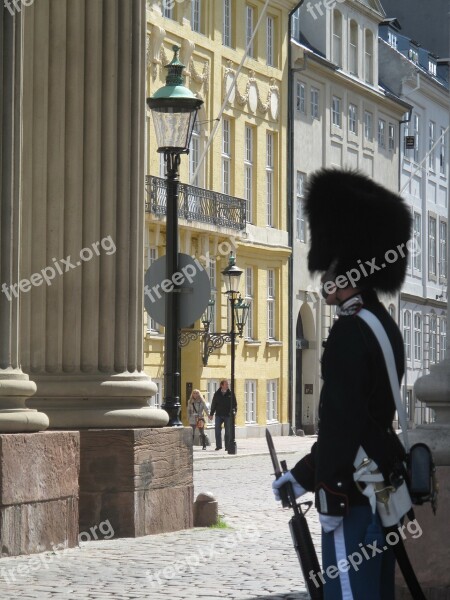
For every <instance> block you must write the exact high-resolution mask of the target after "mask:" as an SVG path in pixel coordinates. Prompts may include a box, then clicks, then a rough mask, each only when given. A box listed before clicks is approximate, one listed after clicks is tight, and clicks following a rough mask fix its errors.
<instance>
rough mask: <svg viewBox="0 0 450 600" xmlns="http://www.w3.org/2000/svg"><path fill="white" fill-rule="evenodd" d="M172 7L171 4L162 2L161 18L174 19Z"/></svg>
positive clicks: (172, 4)
mask: <svg viewBox="0 0 450 600" xmlns="http://www.w3.org/2000/svg"><path fill="white" fill-rule="evenodd" d="M174 7H175V5H174V3H173V2H163V17H166V18H167V19H175V11H174Z"/></svg>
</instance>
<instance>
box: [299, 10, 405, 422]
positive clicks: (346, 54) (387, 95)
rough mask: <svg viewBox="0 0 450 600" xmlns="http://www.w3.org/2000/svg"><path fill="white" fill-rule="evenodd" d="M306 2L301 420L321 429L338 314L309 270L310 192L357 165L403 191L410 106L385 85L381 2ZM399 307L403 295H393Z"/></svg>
mask: <svg viewBox="0 0 450 600" xmlns="http://www.w3.org/2000/svg"><path fill="white" fill-rule="evenodd" d="M311 8H314V5H311V4H310V3H306V5H304V6H302V7H301V9H300V10H299V20H298V22H296V21H294V28H293V29H294V31H293V36H294V38H295V39H296V40H297V41H293V42H292V46H293V47H292V65H291V66H292V69H291V77H292V82H293V83H292V88H293V89H292V93H293V96H294V98H293V113H294V115H293V119H294V136H293V137H294V160H293V173H292V178H293V190H294V193H293V196H294V198H293V236H292V237H293V271H292V311H293V323H292V327H293V336H292V338H293V348H292V352H293V355H294V361H293V373H294V375H293V396H292V398H293V400H292V402H293V422H294V423H295V426H296V428H297V429H299V428H301V429H303V430H304V431H305V433H314V431H315V430H316V426H317V410H318V403H319V395H320V381H321V380H320V357H321V354H322V344H323V341H324V340H325V339H326V338H327V337H328V331H329V328H330V326H331V325H332V320H333V314H334V311H331V310H330V308H329V307H327V306H326V304H325V302H324V301H323V299H322V297H321V295H320V286H319V284H318V280H316V281H313V280H312V279H311V277H310V275H309V274H308V270H307V251H308V231H307V227H306V224H305V218H304V214H303V195H304V188H305V184H306V182H307V179H308V176H309V174H310V173H312V172H313V171H315V170H317V169H319V168H321V167H333V166H335V167H350V168H355V169H359V170H361V171H363V172H365V173H367V174H368V175H369V176H370V177H372V178H373V179H375V180H376V181H378V182H380V183H381V184H383V185H385V186H386V187H388V188H389V189H391V190H393V191H398V189H399V159H400V150H399V131H400V122H401V121H402V120H403V118H404V115H405V113H406V111H407V110H408V109H409V105H408V104H407V103H405V102H403V101H401V100H400V99H399V98H398V97H396V96H395V95H394V94H392V93H391V92H390V91H388V90H387V89H386V88H384V87H382V86H381V85H380V84H379V76H378V64H379V60H378V41H377V40H378V26H379V24H380V22H382V21H383V19H384V18H385V14H384V11H383V8H382V6H381V4H380V3H379V2H377V1H375V0H366V1H363V0H353V1H351V2H345V3H335V5H334V7H333V8H332V9H330V10H322V11H321V12H322V14H319V13H318V12H317V11H316V10H315V11H314V12H313V11H311ZM387 302H388V303H389V302H391V303H392V304H393V305H394V306H396V305H397V300H396V299H393V300H392V299H391V300H389V299H388V300H387Z"/></svg>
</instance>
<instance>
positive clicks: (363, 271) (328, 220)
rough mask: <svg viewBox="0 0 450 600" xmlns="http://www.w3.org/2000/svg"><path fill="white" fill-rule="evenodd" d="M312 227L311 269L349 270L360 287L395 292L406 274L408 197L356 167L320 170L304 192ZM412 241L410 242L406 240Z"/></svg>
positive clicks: (408, 218)
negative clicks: (353, 168) (394, 191)
mask: <svg viewBox="0 0 450 600" xmlns="http://www.w3.org/2000/svg"><path fill="white" fill-rule="evenodd" d="M305 212H306V216H307V219H308V223H309V229H310V250H309V254H308V269H309V271H310V272H311V273H313V272H317V271H320V272H325V271H327V270H328V269H329V268H330V266H331V265H332V263H334V264H333V272H334V273H335V274H336V276H338V275H346V274H347V276H348V273H349V272H351V273H352V274H353V278H352V279H353V280H356V277H357V273H356V271H351V270H352V269H355V270H357V271H358V272H359V278H358V283H357V284H356V283H355V284H354V285H355V286H357V287H361V288H373V289H375V290H378V291H380V292H386V293H393V292H396V291H397V290H399V289H400V288H401V285H402V283H403V280H404V278H405V273H406V267H407V260H408V248H407V243H408V241H409V239H410V236H411V215H410V211H409V209H408V208H407V206H406V204H405V202H404V200H403V199H402V198H401V197H400V196H399V195H398V194H395V193H393V192H391V191H389V190H388V189H386V188H385V187H383V186H381V185H379V184H378V183H375V181H373V180H372V179H370V178H369V177H367V176H366V175H364V174H362V173H360V172H358V171H353V170H342V169H321V170H320V171H316V172H315V173H313V175H312V176H311V178H310V180H309V183H308V185H307V190H306V197H305ZM408 246H409V244H408Z"/></svg>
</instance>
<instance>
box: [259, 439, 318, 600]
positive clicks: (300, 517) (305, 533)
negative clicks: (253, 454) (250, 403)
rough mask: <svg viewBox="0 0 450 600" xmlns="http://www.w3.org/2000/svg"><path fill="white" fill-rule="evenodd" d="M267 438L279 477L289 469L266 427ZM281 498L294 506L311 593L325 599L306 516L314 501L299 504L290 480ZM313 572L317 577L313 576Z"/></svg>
mask: <svg viewBox="0 0 450 600" xmlns="http://www.w3.org/2000/svg"><path fill="white" fill-rule="evenodd" d="M266 440H267V445H268V447H269V452H270V457H271V459H272V465H273V468H274V471H275V479H279V478H280V477H281V475H282V473H286V472H287V470H288V468H287V465H286V461H285V460H282V461H281V467H280V463H279V461H278V457H277V453H276V451H275V446H274V445H273V440H272V436H271V434H270V431H269V430H268V429H266ZM281 469H283V471H281ZM280 498H281V504H282V506H283V508H292V509H293V511H294V516H293V517H291V520H290V521H289V529H290V531H291V536H292V541H293V543H294V548H295V551H296V553H297V557H298V560H299V562H300V567H301V569H302V573H303V579H304V580H305V584H306V586H307V588H308V592H309V595H310V596H311V599H312V600H323V583H322V578H321V577H317V576H318V575H319V574H320V573H321V572H322V569H321V568H320V565H319V560H318V558H317V554H316V550H315V548H314V544H313V541H312V538H311V533H310V531H309V527H308V522H307V520H306V517H305V515H306V514H307V512H308V511H309V509H310V508H311V506H312V502H311V501H308V502H300V503H298V504H297V501H296V498H295V494H294V490H293V488H292V484H291V483H289V482H288V483H286V485H284V486H283V487H281V488H280ZM302 506H306V507H307V509H306V510H303V508H302ZM311 574H312V575H315V576H316V577H311Z"/></svg>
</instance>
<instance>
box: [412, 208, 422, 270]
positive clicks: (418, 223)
mask: <svg viewBox="0 0 450 600" xmlns="http://www.w3.org/2000/svg"><path fill="white" fill-rule="evenodd" d="M413 221H414V223H413V227H414V232H413V241H414V247H413V248H412V257H413V268H414V269H416V270H417V271H421V270H422V215H421V214H420V213H418V212H415V213H414V219H413Z"/></svg>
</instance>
